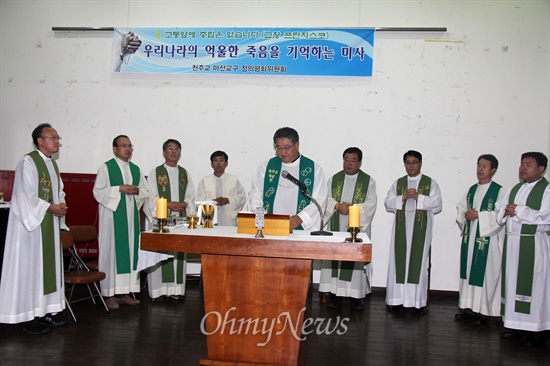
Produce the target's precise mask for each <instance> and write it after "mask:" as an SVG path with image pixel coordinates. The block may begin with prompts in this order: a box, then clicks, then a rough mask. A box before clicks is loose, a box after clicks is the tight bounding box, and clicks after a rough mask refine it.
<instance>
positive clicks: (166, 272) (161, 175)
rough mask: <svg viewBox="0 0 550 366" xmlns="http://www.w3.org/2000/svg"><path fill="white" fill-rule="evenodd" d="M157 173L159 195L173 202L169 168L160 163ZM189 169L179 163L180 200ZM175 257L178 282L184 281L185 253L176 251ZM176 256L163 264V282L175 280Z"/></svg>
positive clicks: (183, 195)
mask: <svg viewBox="0 0 550 366" xmlns="http://www.w3.org/2000/svg"><path fill="white" fill-rule="evenodd" d="M156 175H157V191H158V193H159V197H162V198H166V200H167V201H168V202H173V200H172V197H171V196H172V190H171V186H170V176H169V175H168V170H167V169H166V167H165V166H164V164H162V165H159V166H158V167H157V169H156ZM187 182H188V178H187V171H186V170H185V168H183V167H181V166H179V165H178V190H179V192H178V193H179V199H178V202H183V201H184V200H185V192H186V191H187ZM180 216H184V211H182V212H180ZM174 258H175V259H176V261H177V263H176V266H177V278H176V283H179V284H182V283H183V262H184V260H185V253H174ZM174 258H170V259H167V260H165V261H163V262H162V264H161V271H162V282H163V283H173V282H174V277H176V276H175V274H174Z"/></svg>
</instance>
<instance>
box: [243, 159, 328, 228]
mask: <svg viewBox="0 0 550 366" xmlns="http://www.w3.org/2000/svg"><path fill="white" fill-rule="evenodd" d="M301 159H302V157H301V156H300V157H299V158H298V159H296V160H295V161H294V162H292V163H289V164H285V163H282V166H281V172H282V171H283V170H286V171H287V172H288V173H290V174H291V175H293V176H294V177H296V178H298V177H299V176H300V160H301ZM268 162H269V161H265V162H263V163H262V164H261V165H260V167H259V168H258V170H257V172H256V174H255V175H254V176H253V177H252V188H251V190H250V193H249V197H248V209H249V210H250V211H254V209H255V208H257V207H263V206H264V200H263V195H264V177H265V171H266V167H267V164H268ZM281 172H279V175H280V174H281ZM314 177H315V182H314V185H313V193H312V195H311V196H312V197H313V198H314V199H315V200H317V202H318V203H319V205H320V206H321V208H322V209H324V207H325V204H326V202H327V195H328V190H327V181H326V178H325V173H324V172H323V168H321V167H320V166H319V164H317V163H315V172H314ZM298 193H299V189H298V186H296V185H295V184H294V183H292V182H291V181H289V180H287V179H285V178H283V177H282V176H280V177H279V184H278V187H277V194H276V196H275V201H274V203H273V213H274V214H286V215H291V216H292V215H296V214H297V213H296V209H297V205H298ZM297 215H298V216H300V218H301V219H302V227H303V228H304V229H305V230H318V229H319V227H320V226H321V219H320V215H319V210H318V209H317V206H316V205H315V204H314V203H313V201H312V202H310V204H309V205H307V206H306V207H305V208H304V209H303V210H302V211H301V212H300V213H298V214H297Z"/></svg>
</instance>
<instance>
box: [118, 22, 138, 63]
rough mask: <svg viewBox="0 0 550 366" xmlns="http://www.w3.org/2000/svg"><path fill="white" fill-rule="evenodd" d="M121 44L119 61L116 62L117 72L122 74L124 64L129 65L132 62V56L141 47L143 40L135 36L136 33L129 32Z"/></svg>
mask: <svg viewBox="0 0 550 366" xmlns="http://www.w3.org/2000/svg"><path fill="white" fill-rule="evenodd" d="M119 44H120V49H119V53H118V59H117V61H116V67H115V71H116V72H120V69H121V67H122V63H125V64H128V62H130V56H131V55H133V54H134V53H136V52H137V50H138V49H139V47H140V46H141V40H140V39H139V37H138V36H136V35H135V34H134V32H128V33H126V34H125V35H123V36H122V39H121V40H120V43H119Z"/></svg>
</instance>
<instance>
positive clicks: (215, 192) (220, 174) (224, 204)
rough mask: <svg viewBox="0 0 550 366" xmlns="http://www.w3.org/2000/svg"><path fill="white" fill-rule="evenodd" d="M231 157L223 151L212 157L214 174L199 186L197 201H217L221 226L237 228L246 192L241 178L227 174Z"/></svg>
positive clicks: (211, 163) (215, 153) (203, 180)
mask: <svg viewBox="0 0 550 366" xmlns="http://www.w3.org/2000/svg"><path fill="white" fill-rule="evenodd" d="M228 164H229V156H228V155H227V154H226V153H225V152H223V151H220V150H218V151H214V152H213V153H212V155H210V166H211V167H212V169H213V170H214V173H213V174H210V175H207V176H206V177H204V178H203V179H202V180H201V181H200V182H199V184H198V186H197V201H209V200H211V201H215V202H216V206H217V207H216V210H217V212H218V225H219V226H237V214H238V213H239V211H241V210H242V208H243V206H244V204H245V202H246V191H245V190H244V188H243V186H242V184H241V182H239V178H237V177H236V176H234V175H231V174H228V173H226V172H225V169H226V168H227V165H228Z"/></svg>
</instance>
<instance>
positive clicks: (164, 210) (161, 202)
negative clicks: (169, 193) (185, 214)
mask: <svg viewBox="0 0 550 366" xmlns="http://www.w3.org/2000/svg"><path fill="white" fill-rule="evenodd" d="M167 217H168V201H167V200H166V198H159V199H158V200H157V219H166V218H167Z"/></svg>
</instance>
